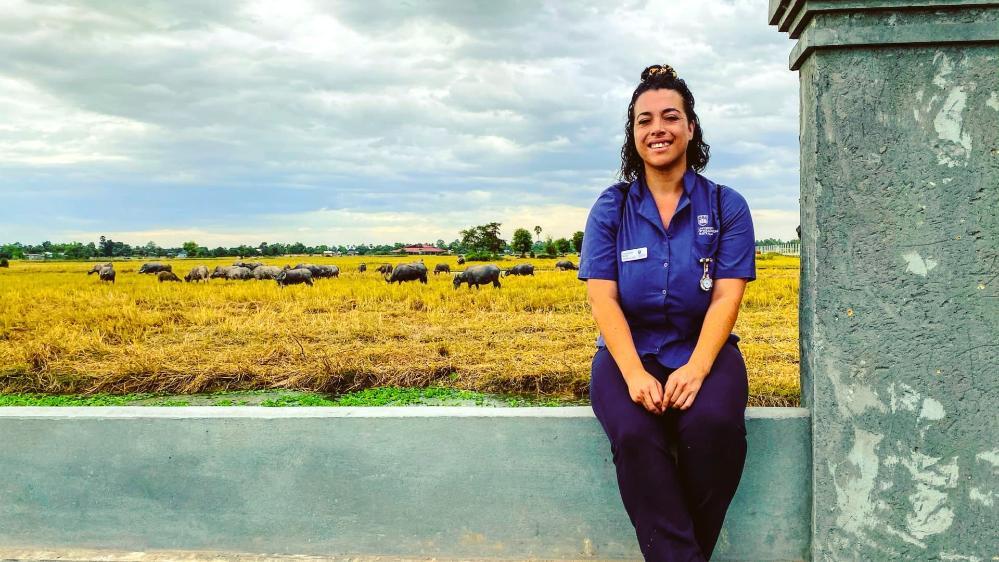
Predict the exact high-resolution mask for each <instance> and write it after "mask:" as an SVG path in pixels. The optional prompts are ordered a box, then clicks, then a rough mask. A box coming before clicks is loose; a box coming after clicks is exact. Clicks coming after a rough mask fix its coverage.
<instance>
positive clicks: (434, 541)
mask: <svg viewBox="0 0 999 562" xmlns="http://www.w3.org/2000/svg"><path fill="white" fill-rule="evenodd" d="M747 431H748V439H749V456H748V459H747V463H746V469H745V474H744V476H743V479H742V483H741V485H740V487H739V491H738V494H737V495H736V497H735V499H734V502H733V504H732V506H731V509H730V510H729V516H728V519H727V521H726V525H725V529H724V530H723V532H722V536H721V539H720V542H719V547H718V549H717V556H716V559H720V560H724V559H740V560H775V559H802V558H805V557H807V554H808V550H809V544H808V537H809V509H810V502H809V498H810V494H809V482H808V476H809V473H810V468H809V450H810V444H809V425H808V414H807V411H806V410H803V409H800V408H750V409H749V411H748V412H747ZM0 435H2V436H3V439H4V441H3V443H4V454H3V455H2V456H0V474H2V475H3V476H2V478H0V552H2V550H3V549H4V548H6V549H13V548H22V549H30V548H49V549H52V548H74V549H79V548H98V549H101V548H107V549H116V550H140V551H142V550H151V549H166V550H209V551H229V552H251V553H252V552H256V553H266V552H269V553H292V554H325V555H383V556H410V557H415V556H436V557H464V558H479V557H481V558H488V557H497V558H527V557H536V558H549V559H578V558H587V559H594V558H597V559H619V558H631V559H640V558H641V553H640V552H639V550H638V547H637V541H636V539H635V536H634V530H633V528H632V527H631V524H630V522H629V521H628V516H627V514H626V513H625V511H624V507H623V505H622V504H621V499H620V496H619V494H618V489H617V481H616V476H615V471H614V464H613V461H612V459H611V453H610V445H609V442H608V441H607V438H606V436H605V435H604V433H603V430H602V429H601V427H600V424H599V423H598V422H597V420H596V418H594V417H593V413H592V410H591V409H590V408H589V407H581V408H455V407H402V408H273V409H272V408H138V407H133V408H0Z"/></svg>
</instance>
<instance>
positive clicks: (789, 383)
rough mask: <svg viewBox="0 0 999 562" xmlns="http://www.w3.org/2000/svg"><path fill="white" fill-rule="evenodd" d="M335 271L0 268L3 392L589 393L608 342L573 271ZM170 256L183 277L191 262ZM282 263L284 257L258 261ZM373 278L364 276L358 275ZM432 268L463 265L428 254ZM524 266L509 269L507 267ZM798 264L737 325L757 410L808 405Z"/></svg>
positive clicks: (748, 301)
mask: <svg viewBox="0 0 999 562" xmlns="http://www.w3.org/2000/svg"><path fill="white" fill-rule="evenodd" d="M306 259H307V260H308V261H311V262H314V263H334V264H336V265H338V266H339V267H340V269H341V272H342V273H341V274H340V278H339V279H321V280H318V281H317V282H316V285H315V286H314V287H307V286H304V285H299V286H292V287H288V288H286V289H283V290H282V289H280V288H278V286H277V284H276V283H274V282H273V281H222V280H217V279H215V280H212V281H210V282H209V283H207V284H178V283H164V284H161V283H158V282H157V280H156V278H155V276H152V275H139V274H138V273H137V271H138V268H139V265H140V263H138V262H134V261H124V262H116V264H115V268H116V270H117V283H116V284H115V285H113V286H112V285H109V284H107V283H102V282H100V281H98V280H97V276H96V275H94V276H89V277H88V276H87V275H86V272H87V270H88V269H90V267H91V264H87V263H72V262H66V263H58V262H56V263H28V262H14V263H12V264H11V267H10V269H9V270H8V269H3V270H0V392H3V393H13V392H44V393H92V392H111V393H125V392H175V393H194V392H206V391H215V390H236V389H262V388H288V389H300V390H313V391H320V392H329V393H339V392H345V391H350V390H357V389H360V388H365V387H371V386H381V385H399V386H426V385H429V384H437V385H444V386H449V387H453V388H460V389H466V390H476V391H483V392H527V393H532V394H538V395H545V396H552V397H557V396H562V397H570V396H572V397H582V396H585V395H586V392H587V387H588V378H589V365H590V359H591V357H592V355H593V351H594V348H593V342H594V339H595V338H596V335H597V332H596V328H595V326H594V323H593V320H592V318H591V317H590V313H589V309H588V306H587V304H586V299H585V288H584V285H583V283H581V282H579V281H577V280H576V278H575V272H557V271H554V262H555V260H529V261H530V262H531V263H534V264H535V265H536V266H537V272H536V275H535V276H534V277H504V278H503V279H502V283H503V288H502V289H499V290H496V289H493V288H492V287H491V286H489V287H483V288H482V289H481V290H475V289H471V290H469V289H467V288H464V287H463V288H461V289H459V290H457V291H456V290H454V289H453V288H452V285H451V278H450V277H449V276H447V275H440V276H434V275H433V274H431V275H430V283H429V284H428V285H421V284H419V283H407V284H404V285H401V286H399V285H391V286H390V285H388V284H386V283H385V281H383V280H382V278H381V277H380V276H379V275H378V273H376V272H374V271H372V270H373V269H374V268H375V267H377V265H379V264H380V263H386V262H391V263H398V262H400V261H403V260H400V259H398V258H389V259H385V260H377V259H376V260H373V259H370V258H358V257H349V258H303V259H302V260H298V259H295V258H292V259H291V260H292V262H293V263H292V265H293V264H294V262H297V261H305V260H306ZM231 261H232V260H207V259H206V260H174V261H172V262H170V263H172V265H173V268H174V271H175V272H176V273H178V274H179V275H181V276H183V274H184V273H186V272H187V271H188V270H190V269H191V268H193V267H194V266H195V265H199V264H204V265H207V266H208V267H209V269H213V268H214V267H215V265H217V264H222V263H226V264H228V263H231ZM262 261H265V262H267V263H268V264H273V265H279V266H280V265H284V264H285V263H287V262H288V261H289V260H286V259H282V260H262ZM362 261H364V262H366V263H367V264H368V270H369V271H368V272H366V273H357V265H358V264H359V263H361V262H362ZM425 261H426V263H427V265H428V267H429V268H430V270H431V271H433V268H434V265H435V264H437V263H448V264H450V265H451V269H452V271H454V270H459V269H462V267H460V266H458V265H457V263H456V262H455V258H454V257H427V258H425ZM524 261H528V260H508V261H507V262H506V263H502V264H500V265H501V266H502V267H504V268H505V267H508V266H509V265H513V264H514V263H521V262H524ZM797 302H798V260H797V258H788V257H772V258H769V259H763V260H760V261H759V262H758V280H757V281H755V282H753V283H750V284H749V288H748V289H747V293H746V297H745V301H744V305H743V309H742V312H741V314H740V318H739V322H738V324H737V326H736V330H735V331H736V333H738V334H739V335H740V336H741V337H742V340H743V341H742V342H741V343H740V347H741V349H742V350H743V353H744V354H745V356H746V363H747V365H748V368H749V373H750V395H751V398H750V403H751V405H766V406H775V405H793V404H796V403H797V400H798V395H799V385H798V351H797V333H798V329H797V325H798V318H797Z"/></svg>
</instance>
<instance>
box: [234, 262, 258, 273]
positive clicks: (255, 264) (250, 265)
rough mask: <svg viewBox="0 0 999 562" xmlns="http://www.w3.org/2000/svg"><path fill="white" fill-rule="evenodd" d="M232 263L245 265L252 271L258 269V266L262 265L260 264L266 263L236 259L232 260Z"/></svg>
mask: <svg viewBox="0 0 999 562" xmlns="http://www.w3.org/2000/svg"><path fill="white" fill-rule="evenodd" d="M232 265H233V267H245V268H246V269H249V270H250V271H253V270H254V269H256V268H258V267H260V266H262V265H264V264H262V263H260V262H258V261H234V262H232Z"/></svg>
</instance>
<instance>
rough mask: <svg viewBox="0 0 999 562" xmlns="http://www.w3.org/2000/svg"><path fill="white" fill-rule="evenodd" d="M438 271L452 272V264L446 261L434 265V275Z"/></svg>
mask: <svg viewBox="0 0 999 562" xmlns="http://www.w3.org/2000/svg"><path fill="white" fill-rule="evenodd" d="M438 273H451V266H450V265H448V264H446V263H439V264H437V265H435V266H434V275H437V274H438Z"/></svg>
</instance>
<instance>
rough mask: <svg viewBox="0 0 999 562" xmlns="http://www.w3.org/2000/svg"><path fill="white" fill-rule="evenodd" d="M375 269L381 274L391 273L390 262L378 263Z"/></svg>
mask: <svg viewBox="0 0 999 562" xmlns="http://www.w3.org/2000/svg"><path fill="white" fill-rule="evenodd" d="M375 271H377V272H378V273H381V274H382V275H388V274H389V273H392V264H390V263H383V264H381V265H379V266H378V269H376V270H375Z"/></svg>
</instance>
